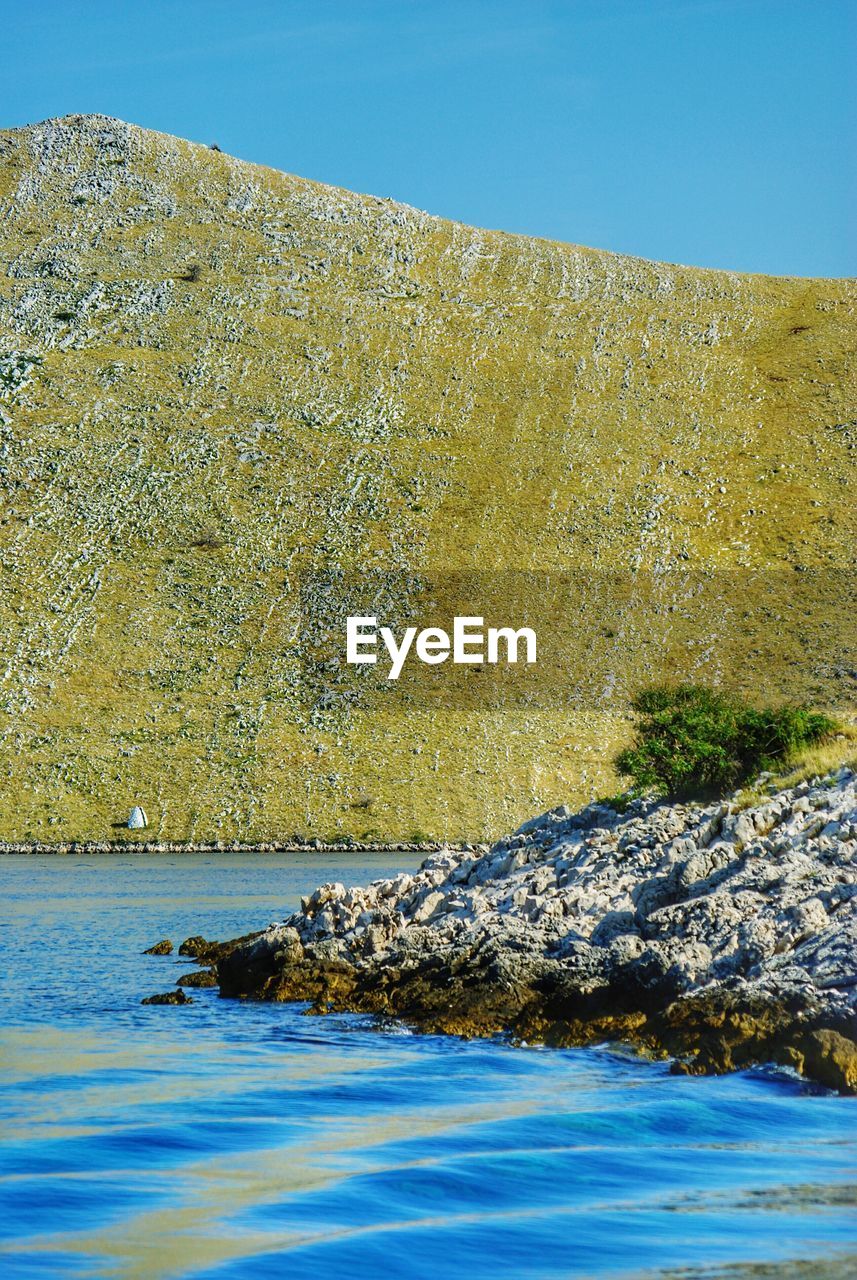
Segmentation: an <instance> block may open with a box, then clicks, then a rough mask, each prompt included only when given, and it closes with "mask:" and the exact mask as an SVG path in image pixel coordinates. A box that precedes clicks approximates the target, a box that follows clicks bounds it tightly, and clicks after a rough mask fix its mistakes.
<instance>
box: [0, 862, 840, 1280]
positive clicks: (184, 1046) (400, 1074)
mask: <svg viewBox="0 0 857 1280" xmlns="http://www.w3.org/2000/svg"><path fill="white" fill-rule="evenodd" d="M412 865H414V863H413V862H409V860H408V857H407V856H404V857H403V858H401V859H399V858H396V857H395V856H394V857H391V856H390V855H384V856H378V857H375V858H374V859H367V858H366V857H361V856H357V855H354V856H350V857H339V858H336V857H331V856H330V855H327V856H322V855H312V856H309V855H302V856H294V855H292V856H288V857H286V856H283V857H279V856H277V857H271V856H262V855H260V856H257V857H251V858H247V857H245V858H240V857H236V856H231V855H218V856H183V857H180V858H179V857H142V856H140V857H133V858H132V857H128V858H125V857H116V858H97V857H93V858H50V857H32V858H5V859H2V860H0V883H2V888H3V899H2V908H1V909H0V916H1V917H2V918H0V981H1V982H2V988H0V1000H1V1001H2V1002H1V1003H0V1062H2V1076H0V1276H3V1277H16V1278H17V1277H46V1276H50V1277H54V1276H58V1277H78V1276H96V1277H98V1276H123V1277H154V1276H170V1277H172V1276H176V1277H178V1276H194V1277H222V1278H223V1280H227V1278H228V1280H238V1278H239V1277H241V1278H243V1277H252V1278H253V1280H259V1278H261V1280H266V1278H267V1277H281V1276H288V1277H295V1278H300V1277H304V1276H307V1277H308V1276H313V1277H315V1278H316V1280H318V1278H319V1277H321V1278H325V1277H339V1276H351V1277H376V1276H378V1277H380V1276H408V1277H418V1278H422V1277H437V1276H441V1277H453V1278H454V1277H468V1280H476V1278H477V1277H481V1276H485V1277H488V1276H490V1277H504V1276H527V1277H547V1276H586V1277H590V1276H602V1275H604V1276H654V1275H664V1274H668V1275H675V1276H681V1277H701V1276H706V1277H713V1276H721V1275H722V1276H730V1277H732V1276H735V1275H739V1276H743V1275H748V1276H749V1275H754V1276H765V1277H768V1276H774V1275H776V1276H787V1275H790V1274H794V1275H800V1276H801V1277H804V1276H808V1275H810V1274H811V1275H812V1276H813V1277H820V1276H830V1275H842V1276H846V1275H853V1274H857V1243H855V1235H857V1232H855V1211H854V1210H855V1194H854V1183H855V1181H857V1178H855V1142H854V1120H855V1116H857V1109H855V1103H854V1101H852V1100H848V1099H841V1098H837V1097H835V1096H831V1095H827V1094H823V1093H820V1092H817V1091H812V1090H809V1089H806V1088H805V1087H803V1086H801V1085H800V1084H798V1083H796V1082H795V1081H792V1080H789V1079H787V1078H785V1077H782V1076H776V1075H774V1074H766V1073H764V1072H757V1073H747V1074H742V1075H737V1076H731V1077H726V1078H721V1079H714V1080H695V1079H686V1078H682V1077H674V1076H670V1075H669V1073H668V1071H667V1068H666V1067H665V1066H663V1065H661V1064H655V1065H650V1064H645V1063H642V1062H638V1061H635V1060H634V1059H633V1058H632V1057H631V1056H630V1055H623V1054H621V1053H613V1052H610V1051H608V1050H607V1049H603V1050H601V1049H599V1050H575V1051H562V1052H560V1051H555V1050H544V1049H516V1048H511V1047H509V1046H507V1045H504V1044H501V1043H462V1042H458V1041H455V1040H446V1039H442V1038H439V1037H433V1036H432V1037H423V1036H416V1035H409V1034H407V1033H405V1032H403V1031H401V1030H387V1031H376V1030H373V1029H372V1028H371V1024H370V1023H369V1022H368V1021H367V1020H366V1019H361V1018H357V1017H330V1018H307V1017H303V1016H302V1015H301V1012H300V1009H298V1008H293V1007H288V1006H271V1005H243V1004H238V1003H233V1002H230V1001H223V1000H219V999H218V997H217V993H216V992H213V991H203V992H199V993H194V1000H195V1003H194V1004H193V1005H192V1006H190V1007H186V1008H158V1007H145V1008H144V1007H141V1005H140V1003H139V1002H140V999H141V997H142V996H144V995H148V994H151V993H152V992H155V991H164V990H167V989H168V988H169V987H170V986H171V985H172V983H173V982H174V981H175V978H176V977H177V976H178V974H180V973H182V972H186V971H187V970H188V969H192V968H193V967H194V964H193V962H192V961H190V962H189V961H187V960H179V959H177V958H176V957H171V958H168V959H164V958H155V957H148V956H146V957H143V956H141V955H140V952H141V951H142V950H143V948H144V947H146V946H149V945H150V944H151V943H153V942H155V941H157V940H158V939H159V938H161V937H164V936H167V937H171V938H172V939H173V941H174V942H175V943H178V942H180V941H181V940H182V939H183V938H184V937H186V936H187V935H188V934H191V933H203V934H205V935H206V936H208V937H218V936H219V937H227V936H233V935H235V934H237V933H241V932H245V931H247V930H248V929H250V928H254V927H261V926H263V925H265V924H267V923H268V922H269V921H271V920H273V919H279V918H282V916H283V915H284V914H286V913H288V912H289V911H290V910H292V909H293V908H294V907H295V906H296V905H297V900H298V897H299V895H300V894H301V893H304V892H306V891H307V890H308V889H310V888H312V887H314V886H315V885H316V884H317V883H319V882H321V881H323V880H327V879H335V880H343V881H345V882H352V883H359V882H361V881H364V880H366V879H371V878H373V877H376V876H379V875H382V874H387V873H389V872H391V871H393V870H394V869H399V868H408V867H409V866H412ZM849 1257H850V1261H849V1260H848V1259H849ZM799 1259H803V1260H811V1261H814V1262H816V1263H817V1262H819V1261H821V1262H822V1265H821V1266H820V1267H818V1268H813V1269H812V1270H811V1271H807V1270H805V1269H803V1268H799V1267H797V1266H796V1265H793V1261H794V1260H799ZM762 1263H768V1264H771V1267H770V1269H769V1268H768V1267H761V1268H759V1269H756V1268H755V1267H753V1266H752V1264H762ZM736 1264H742V1265H740V1266H739V1265H736Z"/></svg>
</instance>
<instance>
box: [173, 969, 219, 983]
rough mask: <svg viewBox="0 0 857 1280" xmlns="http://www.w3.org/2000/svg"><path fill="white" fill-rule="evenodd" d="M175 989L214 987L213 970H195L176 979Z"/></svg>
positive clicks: (215, 979) (215, 977)
mask: <svg viewBox="0 0 857 1280" xmlns="http://www.w3.org/2000/svg"><path fill="white" fill-rule="evenodd" d="M176 986H177V987H216V986H217V975H216V973H215V972H214V970H213V969H195V970H194V971H193V973H183V974H182V976H181V977H180V978H177V979H176Z"/></svg>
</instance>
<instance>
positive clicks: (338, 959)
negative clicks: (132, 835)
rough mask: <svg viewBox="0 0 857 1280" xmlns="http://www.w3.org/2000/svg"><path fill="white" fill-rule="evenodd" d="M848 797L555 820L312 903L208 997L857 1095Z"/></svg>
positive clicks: (852, 831) (237, 955)
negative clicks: (756, 1069) (610, 1053)
mask: <svg viewBox="0 0 857 1280" xmlns="http://www.w3.org/2000/svg"><path fill="white" fill-rule="evenodd" d="M856 866H857V777H855V774H854V773H853V771H851V770H850V769H841V770H840V771H839V772H838V773H837V774H835V775H832V776H830V777H828V778H827V779H825V780H824V781H821V780H818V779H816V780H815V781H814V782H812V783H801V784H800V785H799V786H798V787H795V788H793V789H791V790H783V791H780V792H778V793H777V794H776V795H774V796H772V797H766V798H765V800H764V801H763V802H761V803H759V804H757V805H755V806H753V807H751V808H747V809H743V810H742V809H741V808H740V807H739V805H738V803H737V800H735V801H733V802H732V803H730V804H715V805H709V806H707V807H705V808H702V807H698V806H692V805H668V804H661V803H656V802H654V801H646V802H644V801H642V800H636V801H633V802H631V803H630V804H629V805H628V807H627V808H626V810H625V812H624V813H622V814H619V813H618V812H616V811H615V810H614V809H612V808H610V807H608V806H604V805H597V804H596V805H590V806H588V807H587V808H586V809H584V810H582V811H581V812H580V813H578V814H569V812H568V811H567V810H566V809H564V808H563V809H555V810H553V811H552V812H551V813H548V814H545V815H544V816H542V817H541V818H536V819H533V820H532V821H530V822H528V823H526V824H525V825H524V826H523V827H522V828H520V830H518V831H517V832H516V833H515V834H514V835H512V836H509V837H507V838H505V839H503V840H501V841H499V842H498V843H497V844H496V845H495V846H494V847H493V848H492V849H490V850H488V852H487V853H484V854H480V852H479V851H467V850H457V851H452V850H450V851H446V852H439V853H435V854H433V855H432V856H431V857H429V858H427V859H426V861H425V862H424V863H423V864H422V867H421V868H420V869H419V871H417V872H416V873H415V874H414V875H406V874H400V875H397V876H394V877H393V878H392V879H389V880H378V881H375V882H374V883H373V884H370V885H368V886H366V887H362V888H351V889H347V888H345V887H344V886H343V885H341V884H326V885H322V886H321V887H320V888H318V889H316V890H315V892H314V893H312V894H310V895H309V896H308V897H306V898H304V899H303V901H302V903H301V910H300V911H299V912H297V913H295V914H294V915H293V916H290V917H289V919H288V920H286V921H284V922H283V923H282V924H276V925H272V926H271V927H270V928H268V929H266V930H265V931H264V932H263V933H261V934H257V935H251V936H250V937H249V938H247V939H245V940H243V941H242V940H240V939H236V941H235V942H233V943H226V944H222V945H221V946H220V948H219V954H218V957H217V973H218V979H219V983H220V992H221V995H223V996H239V997H245V998H251V999H261V1000H301V1001H304V1000H306V1001H309V1002H310V1003H311V1004H312V1006H313V1010H314V1011H315V1012H319V1013H323V1012H328V1011H331V1010H333V1011H339V1010H343V1011H344V1010H354V1011H359V1012H369V1013H376V1014H380V1015H384V1016H393V1017H399V1018H403V1019H405V1020H406V1021H408V1022H410V1023H412V1024H414V1025H415V1026H418V1027H421V1028H423V1029H425V1030H428V1031H434V1032H450V1033H454V1034H458V1035H466V1036H474V1035H490V1034H494V1033H497V1032H508V1033H511V1035H513V1036H514V1037H516V1038H517V1039H518V1040H522V1041H523V1040H526V1041H543V1042H545V1043H549V1044H556V1045H575V1044H591V1043H597V1042H599V1041H604V1040H624V1041H628V1042H631V1043H633V1044H636V1045H638V1046H639V1047H640V1048H641V1049H642V1050H643V1051H645V1052H647V1053H649V1054H654V1055H659V1056H671V1057H673V1058H674V1060H675V1063H674V1067H673V1069H674V1070H675V1071H681V1072H686V1073H688V1074H703V1073H706V1074H707V1073H712V1072H722V1071H731V1070H734V1069H736V1068H743V1067H748V1066H751V1065H754V1064H763V1063H768V1062H773V1063H777V1064H780V1065H782V1066H787V1067H791V1068H794V1069H795V1070H796V1071H799V1072H801V1073H803V1074H804V1075H806V1076H808V1077H810V1078H812V1079H814V1080H817V1081H819V1082H820V1083H821V1084H824V1085H827V1086H828V1087H830V1088H834V1089H839V1090H841V1091H843V1092H846V1093H857V981H855V970H854V957H855V955H857V913H855V909H854V908H855V905H857V873H856V872H855V867H856Z"/></svg>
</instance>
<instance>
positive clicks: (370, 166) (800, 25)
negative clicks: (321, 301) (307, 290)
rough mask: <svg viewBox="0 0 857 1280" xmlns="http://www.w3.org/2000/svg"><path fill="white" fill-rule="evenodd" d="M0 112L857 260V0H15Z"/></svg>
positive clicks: (690, 257)
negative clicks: (113, 120)
mask: <svg viewBox="0 0 857 1280" xmlns="http://www.w3.org/2000/svg"><path fill="white" fill-rule="evenodd" d="M0 30H2V32H3V45H4V50H3V53H4V57H3V64H4V67H3V77H2V83H0V108H2V109H0V125H4V126H10V125H20V124H25V123H29V122H32V121H35V120H40V119H44V118H45V117H47V116H57V115H65V114H68V113H71V112H90V111H99V112H105V113H107V114H109V115H115V116H120V117H121V118H122V119H125V120H130V121H133V122H134V123H136V124H141V125H145V126H147V127H149V128H153V129H161V130H164V131H165V132H168V133H175V134H179V135H181V136H182V137H188V138H193V139H196V140H198V141H201V142H213V141H216V142H217V143H218V144H219V145H220V146H221V147H222V148H223V150H224V151H229V152H231V153H233V154H234V155H238V156H241V157H243V158H244V159H247V160H255V161H259V162H261V163H264V164H269V165H273V166H274V167H276V168H280V169H286V170H288V171H290V172H293V173H299V174H302V175H303V176H305V177H310V178H318V179H321V180H323V181H326V182H332V183H337V184H339V185H341V186H345V187H351V188H353V189H355V190H359V191H370V192H373V193H374V194H376V195H382V196H387V195H389V196H394V197H395V198H396V199H400V200H405V201H407V202H408V203H410V204H414V205H417V206H418V207H420V208H423V209H428V210H429V211H430V212H432V213H439V214H443V215H446V216H448V217H452V218H458V219H461V220H462V221H464V222H470V223H474V224H477V225H480V226H488V227H501V228H503V229H505V230H508V231H522V232H526V233H528V234H532V235H542V236H548V237H553V238H556V239H561V240H570V241H574V242H576V243H578V244H587V245H593V246H596V247H598V248H605V249H614V250H617V251H620V252H626V253H635V254H641V255H643V256H645V257H648V258H660V259H665V260H668V261H674V262H685V263H691V264H694V265H699V266H712V267H731V268H736V269H739V270H747V271H769V272H775V273H781V274H797V275H857V232H855V203H857V201H855V195H857V192H855V186H857V182H855V171H857V166H855V145H854V144H855V115H857V112H855V89H854V79H855V77H854V63H855V54H857V0H517V2H516V3H510V2H508V0H456V2H451V0H450V2H448V0H414V2H412V0H228V2H226V0H110V3H105V2H104V0H86V2H81V0H62V2H61V3H60V2H59V0H37V3H29V4H24V3H19V2H15V3H12V2H10V0H0Z"/></svg>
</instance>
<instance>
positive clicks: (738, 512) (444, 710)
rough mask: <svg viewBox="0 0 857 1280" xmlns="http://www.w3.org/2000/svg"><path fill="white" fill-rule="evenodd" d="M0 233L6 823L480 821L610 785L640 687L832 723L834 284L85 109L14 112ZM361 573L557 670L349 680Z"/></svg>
mask: <svg viewBox="0 0 857 1280" xmlns="http://www.w3.org/2000/svg"><path fill="white" fill-rule="evenodd" d="M772 216H776V211H775V210H772ZM0 258H2V270H0V437H1V438H0V501H2V515H0V520H2V523H0V542H1V544H2V597H0V623H2V632H0V635H2V655H0V676H2V681H0V737H2V757H0V775H2V792H0V836H2V837H7V838H8V837H16V838H26V837H28V836H32V837H34V838H39V839H64V838H70V837H96V838H100V837H105V836H108V835H110V834H111V824H112V823H115V822H117V821H119V820H121V819H122V818H123V817H125V816H126V815H127V812H128V809H129V807H130V805H131V804H132V803H135V802H139V803H142V804H143V805H144V806H145V807H146V809H147V811H148V814H149V818H150V821H151V824H152V827H153V829H154V831H155V832H156V833H157V834H159V835H161V836H163V837H164V838H172V839H182V838H188V837H197V838H205V837H207V838H218V837H222V838H230V837H233V836H240V837H242V838H252V837H254V836H259V837H262V836H267V837H274V836H284V835H288V834H290V833H292V832H295V831H299V832H303V833H307V834H309V835H319V836H322V837H326V836H329V835H334V834H336V833H339V834H344V833H350V834H352V835H354V836H357V837H360V836H363V835H366V834H368V833H372V834H373V835H375V836H378V837H381V838H396V837H407V836H409V835H412V834H413V833H415V832H417V831H420V832H424V833H426V834H427V835H430V836H439V837H443V836H451V837H456V836H461V837H468V836H469V837H482V836H485V835H489V834H492V833H496V832H499V831H501V830H503V829H506V828H508V827H509V825H510V824H513V823H515V822H516V820H520V819H521V818H523V817H524V816H526V815H528V814H530V813H531V812H533V811H539V810H542V809H544V808H545V807H546V806H548V805H550V804H552V803H555V802H558V801H560V800H565V801H572V800H575V799H580V798H588V797H589V796H590V795H591V794H592V793H593V792H604V791H605V790H609V789H613V788H615V785H616V784H615V779H613V778H612V776H611V773H610V767H609V759H610V756H611V755H612V753H613V751H614V750H615V748H616V747H617V746H618V745H619V743H620V742H622V741H623V740H624V738H625V737H626V735H627V730H628V725H627V721H626V712H627V699H628V695H629V692H631V691H633V689H634V688H636V686H637V685H638V684H640V683H643V682H646V681H649V680H651V679H652V678H661V677H663V676H664V675H676V676H678V675H685V676H688V677H692V678H694V679H696V680H706V681H708V682H710V683H713V684H718V683H719V684H723V683H725V684H729V685H731V686H733V687H736V688H738V689H742V690H748V691H753V692H756V693H757V694H758V695H759V696H760V697H765V698H779V697H802V698H809V699H811V700H812V701H814V702H815V703H817V704H819V705H821V706H823V707H827V708H829V709H833V710H836V711H838V712H839V713H840V714H843V713H844V714H846V715H847V714H848V708H849V695H850V692H851V691H852V690H853V687H854V669H853V668H854V661H855V660H854V657H853V652H852V654H851V655H850V656H849V644H850V642H851V641H852V640H853V636H854V622H853V617H854V613H853V592H852V581H851V579H850V576H849V575H850V566H851V560H852V555H853V545H854V524H853V513H852V508H851V503H850V502H849V497H850V495H849V490H848V488H847V483H848V478H849V463H850V461H851V460H852V458H853V448H854V430H855V417H857V413H855V400H857V395H855V362H854V357H853V351H854V332H855V301H857V289H855V284H854V282H849V281H836V280H800V279H774V278H769V277H764V276H746V275H738V274H734V273H730V272H716V271H701V270H695V269H692V268H686V267H676V266H666V265H663V264H660V263H651V262H645V261H641V260H639V259H634V258H626V257H619V256H615V255H612V254H608V253H603V252H596V251H593V250H589V249H581V248H578V247H575V246H570V245H564V244H555V243H550V242H547V241H540V240H532V239H527V238H523V237H519V236H510V235H504V234H502V233H498V232H489V231H481V230H474V229H473V228H470V227H465V226H460V225H457V224H455V223H451V222H446V221H443V220H441V219H438V218H433V217H430V216H428V215H426V214H424V213H420V212H418V211H416V210H414V209H411V208H408V207H406V206H403V205H399V204H395V203H393V202H391V201H389V200H380V199H375V198H373V197H370V196H361V195H355V194H352V193H350V192H347V191H342V190H338V189H336V188H332V187H325V186H321V185H319V184H316V183H312V182H306V181H303V180H301V179H299V178H294V177H291V176H289V175H286V174H281V173H277V172H273V171H271V170H269V169H264V168H260V167H258V166H255V165H250V164H246V163H243V162H241V161H238V160H234V159H232V158H230V157H228V156H225V155H222V154H220V153H218V152H215V151H211V150H209V149H207V148H205V147H200V146H196V145H193V144H191V143H188V142H182V141H178V140H176V139H174V138H169V137H165V136H162V135H160V134H154V133H149V132H146V131H144V130H141V129H138V128H134V127H132V126H128V125H125V124H122V123H121V122H119V121H115V120H110V119H107V118H104V117H92V116H88V117H84V116H74V117H69V118H66V119H63V120H53V121H48V122H45V123H43V124H39V125H34V126H32V127H29V128H26V129H19V130H10V131H8V132H5V133H0ZM471 573H472V575H473V576H472V577H469V576H468V575H469V574H471ZM367 598H368V599H369V600H370V602H375V605H376V608H377V610H378V611H379V612H380V613H381V614H382V615H383V617H382V618H381V620H382V621H390V622H393V623H396V624H397V625H401V624H402V622H403V621H405V620H408V619H409V618H410V617H411V616H413V617H414V618H416V619H419V620H421V621H422V623H423V625H427V624H428V623H429V622H430V621H440V622H443V621H444V620H445V618H448V617H449V613H450V611H451V610H452V607H453V605H454V606H455V607H456V608H457V609H458V611H459V612H481V613H484V614H485V616H486V621H489V622H492V623H495V624H498V625H499V624H501V623H511V622H514V623H516V624H520V623H522V622H523V621H525V620H529V621H530V623H531V624H533V625H535V626H536V628H537V630H539V637H540V642H541V644H542V654H543V655H544V657H543V661H540V664H539V666H538V668H537V671H535V672H533V671H529V672H527V671H521V670H518V671H517V672H514V673H511V672H506V673H505V675H504V674H503V673H502V672H495V673H486V672H482V673H474V672H473V671H472V670H469V669H465V671H464V672H463V674H461V673H460V671H458V670H457V671H456V673H454V674H453V673H452V672H451V670H450V669H449V668H438V669H435V671H434V673H433V674H432V677H431V680H430V681H429V682H428V683H427V684H425V685H424V686H422V685H420V684H419V683H418V681H415V680H413V679H410V680H404V679H403V682H402V684H401V687H395V688H394V689H392V690H391V689H387V688H380V687H379V682H378V681H374V680H364V681H363V683H362V684H361V683H360V682H359V681H356V682H355V681H354V680H350V679H349V678H348V673H346V672H344V671H343V668H342V665H341V659H342V656H343V642H342V641H341V636H340V629H341V623H342V613H343V609H344V608H345V604H346V602H356V603H357V604H359V605H360V606H361V607H362V606H364V605H365V604H366V603H367ZM459 606H461V607H459ZM438 612H440V614H441V615H443V616H442V617H438V616H437V615H438ZM364 671H365V669H364ZM363 673H364V672H361V674H363ZM373 674H374V673H373ZM507 677H508V678H507ZM480 681H482V683H481V684H480Z"/></svg>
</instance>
